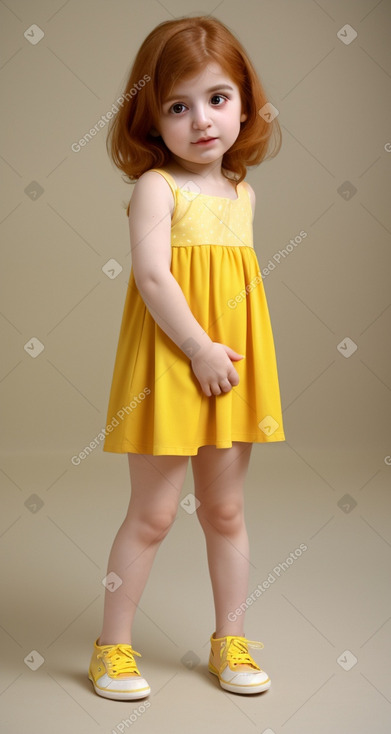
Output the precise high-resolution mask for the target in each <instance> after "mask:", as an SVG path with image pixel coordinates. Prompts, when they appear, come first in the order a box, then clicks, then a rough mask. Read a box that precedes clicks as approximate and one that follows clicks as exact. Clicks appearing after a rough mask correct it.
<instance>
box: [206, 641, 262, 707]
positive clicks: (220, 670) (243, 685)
mask: <svg viewBox="0 0 391 734" xmlns="http://www.w3.org/2000/svg"><path fill="white" fill-rule="evenodd" d="M213 634H214V633H213ZM210 643H211V651H210V656H209V663H208V670H209V671H210V672H211V673H213V674H214V675H217V676H218V679H219V681H220V685H221V687H222V688H224V689H225V690H226V691H230V692H231V693H261V692H262V691H267V689H268V688H270V686H271V680H270V678H269V676H268V674H267V673H265V672H264V671H263V670H261V668H260V667H259V665H257V664H256V662H255V661H254V660H253V659H252V657H251V655H250V654H249V652H248V648H249V647H256V648H259V649H262V648H263V644H262V642H255V641H253V640H246V638H245V637H234V636H228V637H217V638H215V637H214V636H213V635H212V637H211V638H210Z"/></svg>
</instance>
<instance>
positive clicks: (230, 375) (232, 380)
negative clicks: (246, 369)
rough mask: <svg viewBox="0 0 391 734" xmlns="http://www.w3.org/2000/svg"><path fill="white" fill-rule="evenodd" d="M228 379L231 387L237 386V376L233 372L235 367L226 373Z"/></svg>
mask: <svg viewBox="0 0 391 734" xmlns="http://www.w3.org/2000/svg"><path fill="white" fill-rule="evenodd" d="M228 379H229V381H230V383H231V385H233V386H236V385H239V382H240V380H239V375H238V373H237V372H236V370H235V367H232V368H231V369H230V370H229V372H228Z"/></svg>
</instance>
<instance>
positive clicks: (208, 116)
mask: <svg viewBox="0 0 391 734" xmlns="http://www.w3.org/2000/svg"><path fill="white" fill-rule="evenodd" d="M245 119H246V115H245V114H243V113H242V110H241V100H240V93H239V89H238V87H237V86H236V84H235V83H234V82H233V81H232V79H231V78H230V77H229V76H228V75H227V74H226V73H225V72H224V71H223V69H222V68H221V67H220V65H219V64H217V63H215V62H214V63H211V64H209V65H208V66H207V67H205V69H203V71H202V72H201V73H200V74H198V75H196V76H193V77H190V78H188V79H184V80H182V81H180V82H178V83H177V84H176V85H175V87H174V89H173V90H172V92H171V93H170V96H169V98H168V99H166V100H163V105H162V110H161V114H160V118H159V127H158V130H157V132H158V133H159V134H160V135H161V137H162V138H163V140H164V142H165V144H166V146H167V148H168V149H169V150H170V151H171V153H172V155H173V158H174V160H176V161H177V162H178V163H179V164H186V163H187V164H188V163H191V164H200V166H201V167H202V165H206V164H211V163H216V161H218V160H219V159H222V157H223V155H224V153H225V152H226V151H227V150H229V148H231V146H232V145H233V144H234V142H235V140H236V139H237V137H238V135H239V132H240V123H241V122H244V120H245Z"/></svg>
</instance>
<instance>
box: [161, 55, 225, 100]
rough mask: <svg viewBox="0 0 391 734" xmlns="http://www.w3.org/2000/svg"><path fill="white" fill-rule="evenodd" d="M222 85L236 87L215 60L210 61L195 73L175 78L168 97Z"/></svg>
mask: <svg viewBox="0 0 391 734" xmlns="http://www.w3.org/2000/svg"><path fill="white" fill-rule="evenodd" d="M223 86H229V87H231V88H232V89H237V87H236V84H235V83H234V81H233V80H232V79H231V77H230V75H229V74H228V73H227V72H226V71H225V70H224V69H223V68H222V66H220V64H218V63H217V62H216V61H211V62H208V63H207V64H206V66H205V67H204V68H203V69H202V70H201V71H200V72H197V73H196V74H191V75H189V76H186V77H182V78H181V79H179V80H177V81H176V82H175V83H174V84H173V86H172V88H171V89H170V90H169V96H168V99H171V97H173V96H177V95H178V94H179V95H180V96H182V95H183V96H184V95H185V94H188V95H189V94H192V93H196V92H204V91H212V90H213V91H215V88H216V89H219V88H221V87H223Z"/></svg>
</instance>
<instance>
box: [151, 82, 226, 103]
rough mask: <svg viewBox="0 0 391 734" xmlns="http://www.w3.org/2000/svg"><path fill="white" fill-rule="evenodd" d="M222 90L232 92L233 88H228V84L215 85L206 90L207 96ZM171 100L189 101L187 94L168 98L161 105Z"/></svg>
mask: <svg viewBox="0 0 391 734" xmlns="http://www.w3.org/2000/svg"><path fill="white" fill-rule="evenodd" d="M223 90H229V91H230V92H233V91H234V90H233V87H230V85H229V84H216V86H215V87H210V88H209V89H207V90H206V92H207V93H208V94H210V93H211V92H217V91H223ZM173 99H190V97H189V95H188V94H181V93H179V94H176V95H175V96H171V97H168V98H167V99H165V100H164V102H163V104H167V102H172V100H173Z"/></svg>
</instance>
